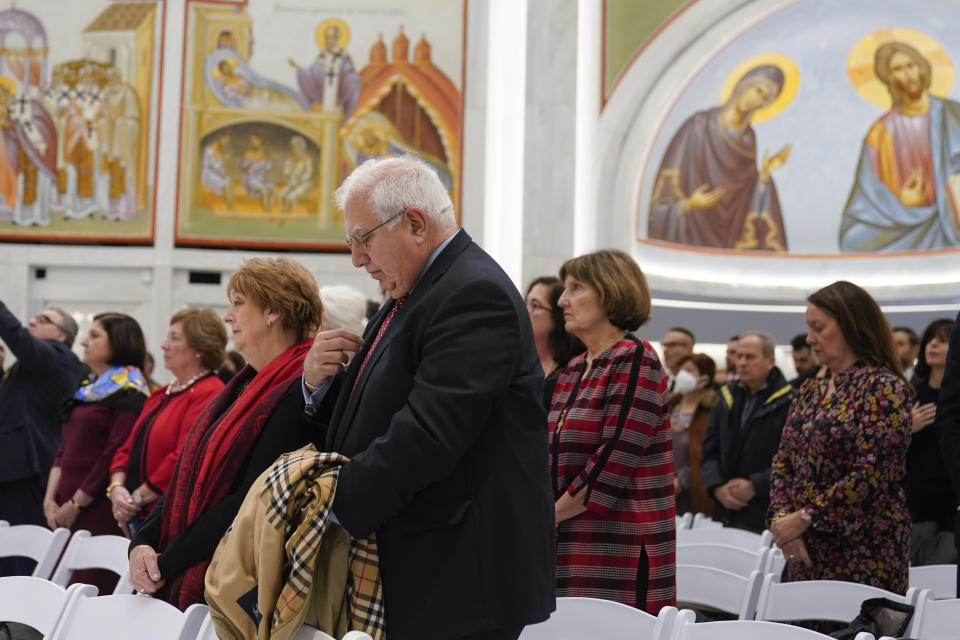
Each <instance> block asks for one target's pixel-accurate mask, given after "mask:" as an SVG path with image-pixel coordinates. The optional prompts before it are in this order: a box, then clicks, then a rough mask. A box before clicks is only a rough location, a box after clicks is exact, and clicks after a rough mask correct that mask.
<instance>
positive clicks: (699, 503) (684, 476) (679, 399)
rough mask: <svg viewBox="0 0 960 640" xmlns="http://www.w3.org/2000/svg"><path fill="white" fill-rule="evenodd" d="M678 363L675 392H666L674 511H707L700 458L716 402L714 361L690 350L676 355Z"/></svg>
mask: <svg viewBox="0 0 960 640" xmlns="http://www.w3.org/2000/svg"><path fill="white" fill-rule="evenodd" d="M679 366H680V370H679V371H678V372H677V381H676V386H675V392H674V393H673V394H672V395H671V396H670V429H671V431H672V433H671V436H672V442H673V473H674V487H673V488H674V491H675V492H676V500H677V513H686V512H688V511H690V512H692V513H703V514H706V515H710V513H711V511H712V510H713V500H712V499H711V498H710V496H708V495H707V492H706V490H705V489H704V487H703V479H702V478H701V477H700V462H701V460H702V459H703V453H702V451H703V440H704V438H705V437H706V435H707V423H709V422H710V412H711V411H712V410H713V405H714V404H716V402H717V393H716V391H715V390H714V385H713V379H714V376H715V375H716V372H717V365H716V363H715V362H714V361H713V359H712V358H711V357H710V356H708V355H706V354H705V353H692V354H690V355H687V356H683V357H682V358H680V363H679Z"/></svg>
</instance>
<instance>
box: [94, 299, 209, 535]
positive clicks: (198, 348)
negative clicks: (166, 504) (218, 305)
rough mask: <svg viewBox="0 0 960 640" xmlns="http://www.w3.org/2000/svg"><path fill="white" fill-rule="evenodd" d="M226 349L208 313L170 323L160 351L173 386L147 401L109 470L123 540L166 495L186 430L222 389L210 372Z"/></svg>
mask: <svg viewBox="0 0 960 640" xmlns="http://www.w3.org/2000/svg"><path fill="white" fill-rule="evenodd" d="M226 346H227V330H226V329H225V328H224V325H223V320H221V319H220V316H218V315H217V313H216V312H215V311H213V310H212V309H194V308H192V307H191V308H187V309H183V310H181V311H178V312H177V313H175V314H173V317H172V318H170V329H169V330H168V331H167V337H166V339H165V340H164V341H163V344H161V345H160V348H161V349H162V350H163V364H164V366H165V367H166V368H167V370H168V371H169V372H170V373H172V374H173V377H174V381H173V382H171V383H170V384H168V385H166V386H164V387H160V388H159V389H158V390H157V391H155V392H154V393H153V395H151V396H150V399H149V400H147V403H146V405H145V406H144V409H143V412H142V413H141V415H140V419H139V420H137V423H136V424H135V425H134V427H133V429H132V430H131V432H130V435H129V436H128V437H127V440H126V441H125V442H124V443H123V445H122V446H121V447H120V448H119V449H118V450H117V453H116V455H114V457H113V462H112V464H111V468H110V471H111V474H112V475H111V476H110V484H109V485H108V486H107V497H108V498H109V499H110V502H111V503H112V505H113V516H114V518H115V519H116V521H117V524H118V525H119V526H120V529H121V530H122V531H123V532H124V534H125V535H127V536H129V534H130V532H131V531H136V529H137V528H138V527H139V526H140V524H141V523H142V522H143V519H144V518H145V517H146V516H147V514H148V513H150V511H151V510H152V509H153V505H154V504H155V503H156V501H157V499H159V498H160V496H161V495H163V492H164V491H166V490H167V486H168V485H169V484H170V477H171V476H172V474H173V467H174V465H175V464H176V463H177V457H178V456H179V455H180V447H182V446H183V442H184V440H185V439H186V437H187V433H188V432H189V430H190V427H192V426H193V423H194V422H195V421H196V419H197V417H198V416H199V415H200V412H201V411H202V410H203V409H204V407H206V406H207V404H208V403H209V402H210V401H211V400H213V398H214V396H216V395H217V394H218V393H219V392H220V390H221V389H223V382H221V381H220V378H218V377H217V376H216V375H214V373H213V370H214V369H216V368H217V367H218V366H219V365H220V363H222V362H223V359H224V357H225V351H224V349H225V348H226Z"/></svg>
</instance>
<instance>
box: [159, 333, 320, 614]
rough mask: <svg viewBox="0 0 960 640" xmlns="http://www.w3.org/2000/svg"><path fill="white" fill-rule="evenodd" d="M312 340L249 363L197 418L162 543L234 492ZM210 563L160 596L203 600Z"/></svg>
mask: <svg viewBox="0 0 960 640" xmlns="http://www.w3.org/2000/svg"><path fill="white" fill-rule="evenodd" d="M312 344H313V341H312V340H304V341H303V342H300V343H298V344H295V345H293V346H292V347H290V348H289V349H287V350H286V351H284V352H283V353H281V354H280V355H279V356H277V357H276V358H274V359H273V360H271V361H270V364H268V365H267V366H266V367H264V368H263V371H260V372H257V371H255V370H254V369H253V368H252V367H251V366H250V365H247V366H246V367H244V368H243V369H241V370H240V371H238V372H237V375H235V376H234V377H233V378H232V379H231V380H230V382H229V383H227V385H226V386H225V387H224V388H223V390H222V391H221V392H220V393H219V394H217V396H216V397H215V398H214V399H213V400H211V401H210V404H208V405H207V407H206V408H205V409H204V410H203V413H201V414H200V417H198V418H197V421H196V422H195V423H194V425H193V427H192V428H191V429H190V432H189V433H188V434H187V438H186V440H185V441H184V443H183V448H182V449H181V451H180V458H179V460H178V461H177V466H176V469H174V472H173V478H174V481H173V482H172V483H171V485H170V487H169V489H168V490H167V494H166V498H165V499H164V505H163V514H162V516H163V527H162V529H161V532H160V549H165V548H166V547H167V545H169V544H170V542H171V541H172V540H173V539H174V538H176V537H177V536H178V535H180V533H182V532H183V531H184V530H186V528H187V527H188V526H189V525H190V524H191V523H192V522H193V521H194V520H196V519H197V518H198V517H200V516H201V515H203V514H204V513H205V512H206V511H207V510H208V509H210V508H211V507H213V506H214V505H216V504H218V503H219V502H220V501H221V500H223V499H224V498H225V497H226V496H227V494H228V493H229V492H230V487H231V485H232V484H233V481H234V480H235V479H236V477H237V472H238V470H239V469H240V466H241V465H242V464H243V462H244V461H245V460H246V458H247V456H248V455H249V453H250V450H251V449H252V448H253V443H254V442H255V441H256V439H257V436H259V435H260V432H261V431H262V430H263V425H264V424H266V422H267V419H268V418H269V417H270V414H271V413H273V410H274V408H275V407H276V406H277V403H278V402H279V401H280V398H281V397H282V396H283V394H284V393H286V391H287V388H288V387H289V386H290V382H291V381H292V380H293V379H294V378H296V377H299V376H300V375H301V374H302V373H303V360H304V358H305V357H306V355H307V352H308V351H309V350H310V346H311V345H312ZM243 385H246V388H245V389H244V388H243ZM241 390H242V392H241ZM238 393H239V397H237V394H238ZM234 398H236V399H234ZM209 564H210V558H207V559H205V560H203V561H202V562H199V563H197V564H195V565H193V566H192V567H190V568H189V569H187V570H186V571H185V572H184V573H183V575H180V576H169V577H168V578H167V583H166V584H165V585H164V588H163V590H162V591H161V592H160V593H158V597H161V598H165V599H166V600H167V602H169V603H170V604H172V605H174V606H177V607H179V608H180V609H181V610H184V609H186V608H187V607H189V606H190V605H191V604H195V603H198V602H203V601H204V599H203V578H204V575H205V574H206V572H207V565H209Z"/></svg>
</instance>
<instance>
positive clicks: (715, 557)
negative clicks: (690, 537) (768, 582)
mask: <svg viewBox="0 0 960 640" xmlns="http://www.w3.org/2000/svg"><path fill="white" fill-rule="evenodd" d="M769 551H770V549H757V550H755V551H749V550H747V549H742V548H740V547H733V546H730V545H728V544H713V543H710V542H697V543H690V544H685V543H681V544H678V545H677V564H693V565H699V566H701V567H713V568H714V569H723V570H724V571H729V572H730V573H735V574H737V575H738V576H743V577H745V578H746V577H749V576H750V574H751V573H753V572H754V571H760V572H761V573H763V572H765V571H766V569H767V553H768V552H769Z"/></svg>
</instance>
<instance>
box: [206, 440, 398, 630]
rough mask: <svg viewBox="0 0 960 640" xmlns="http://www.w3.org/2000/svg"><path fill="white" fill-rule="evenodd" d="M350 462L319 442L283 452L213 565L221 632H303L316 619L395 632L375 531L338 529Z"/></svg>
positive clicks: (213, 599) (329, 626)
mask: <svg viewBox="0 0 960 640" xmlns="http://www.w3.org/2000/svg"><path fill="white" fill-rule="evenodd" d="M346 462H347V459H346V458H344V457H343V456H340V455H338V454H333V453H318V452H317V451H316V449H314V448H313V446H312V445H311V446H308V447H305V448H303V449H300V450H298V451H294V452H292V453H288V454H284V455H283V456H281V457H280V458H278V459H277V461H276V462H274V464H273V466H271V467H270V468H269V469H267V471H265V472H264V473H263V475H261V476H260V477H259V478H258V479H257V481H256V482H255V483H254V485H253V487H251V489H250V492H249V493H248V494H247V497H246V498H245V500H244V503H243V506H242V507H241V508H240V512H239V513H238V515H237V518H236V519H235V520H234V523H233V525H232V526H231V528H230V530H229V531H228V532H227V534H226V535H225V536H224V538H223V540H221V542H220V545H219V546H218V547H217V551H216V553H215V554H214V559H213V562H212V563H211V565H210V569H209V570H208V571H207V578H206V587H207V591H206V599H207V602H208V604H209V605H210V609H211V615H212V616H213V618H214V622H215V624H216V627H217V632H218V634H219V636H220V637H221V638H238V639H239V638H258V639H265V638H274V639H279V638H287V637H290V638H293V637H295V636H296V632H295V631H294V630H299V628H300V627H301V626H302V625H303V624H304V623H307V624H313V625H314V626H318V627H320V628H321V629H322V630H324V631H326V632H328V633H330V634H331V635H337V636H339V635H341V634H342V633H344V632H345V631H350V630H359V631H363V632H365V633H367V634H369V635H370V636H371V637H372V638H374V640H385V638H386V632H385V625H386V620H385V615H384V608H383V592H382V588H381V584H380V576H379V556H378V553H377V543H376V539H375V537H374V536H372V535H371V536H370V537H369V538H367V539H363V540H358V539H352V538H349V537H348V536H347V535H346V534H345V533H344V532H343V530H342V529H340V528H339V527H328V524H329V516H330V509H331V507H332V505H333V497H334V495H335V492H336V485H337V479H338V477H339V471H340V466H341V465H343V464H344V463H346ZM251 567H252V568H253V570H252V571H251ZM265 617H269V618H268V619H269V620H270V624H261V620H262V619H263V618H265Z"/></svg>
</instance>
